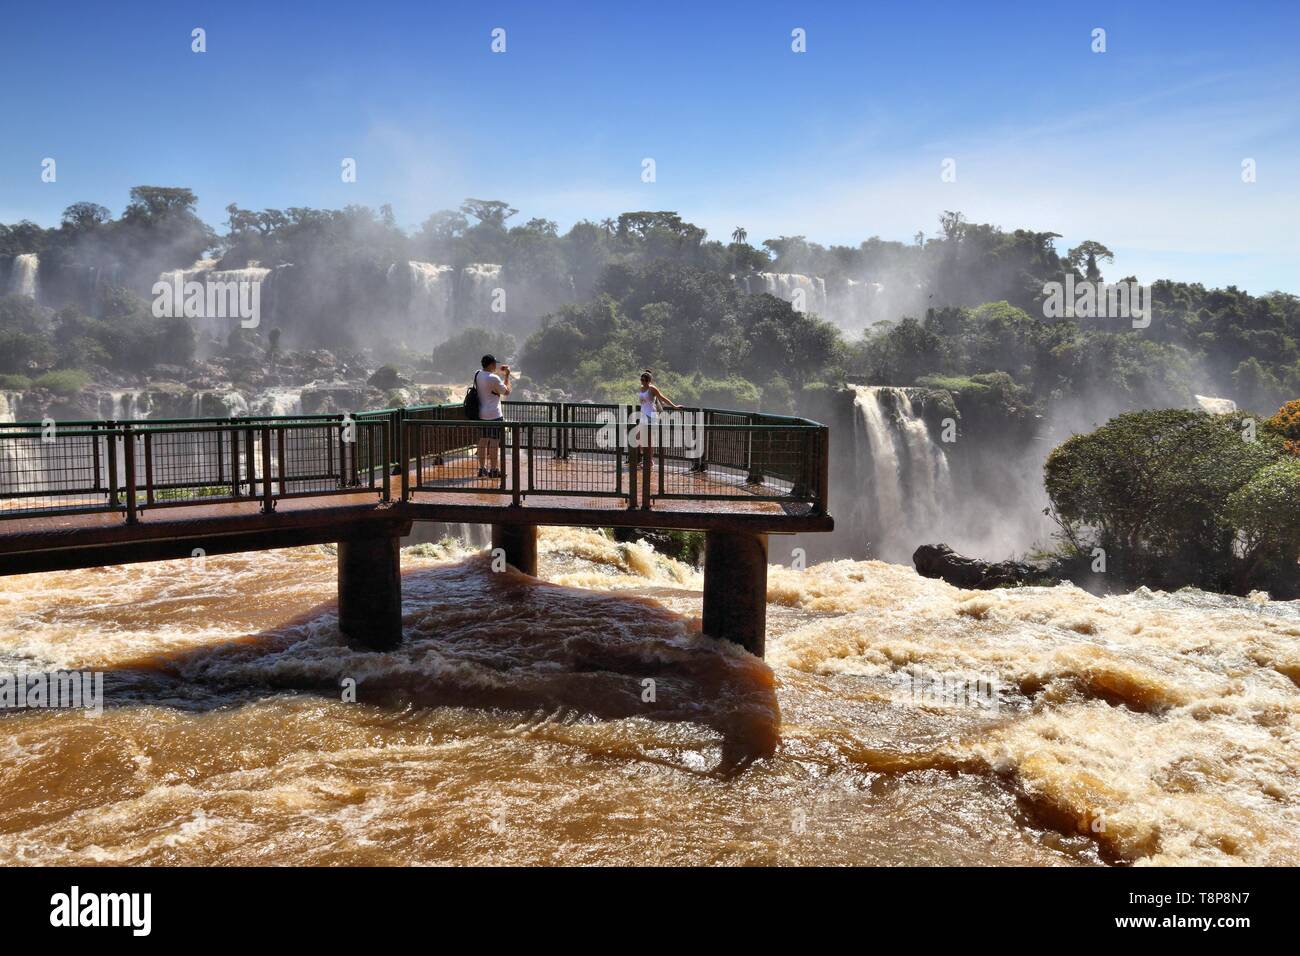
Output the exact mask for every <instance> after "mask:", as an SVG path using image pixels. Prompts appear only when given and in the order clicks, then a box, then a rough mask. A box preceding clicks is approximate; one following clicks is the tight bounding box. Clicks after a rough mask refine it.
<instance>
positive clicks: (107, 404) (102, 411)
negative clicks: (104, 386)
mask: <svg viewBox="0 0 1300 956" xmlns="http://www.w3.org/2000/svg"><path fill="white" fill-rule="evenodd" d="M152 413H153V399H152V398H151V397H150V395H149V393H148V392H146V391H144V390H142V389H129V390H121V391H112V392H107V393H105V394H104V395H101V396H100V397H99V417H100V418H107V419H111V420H112V421H115V422H128V421H140V420H142V419H146V418H148V417H149V416H150V415H151V414H152Z"/></svg>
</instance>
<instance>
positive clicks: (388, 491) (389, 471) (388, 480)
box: [380, 419, 393, 501]
mask: <svg viewBox="0 0 1300 956" xmlns="http://www.w3.org/2000/svg"><path fill="white" fill-rule="evenodd" d="M380 435H381V437H382V438H383V446H384V464H383V469H382V470H383V473H384V491H383V498H382V499H381V500H382V501H392V500H393V491H392V484H393V463H392V462H391V461H389V459H390V458H392V457H393V438H392V435H393V422H392V420H391V419H390V420H389V421H386V422H384V425H383V430H382V432H381V433H380Z"/></svg>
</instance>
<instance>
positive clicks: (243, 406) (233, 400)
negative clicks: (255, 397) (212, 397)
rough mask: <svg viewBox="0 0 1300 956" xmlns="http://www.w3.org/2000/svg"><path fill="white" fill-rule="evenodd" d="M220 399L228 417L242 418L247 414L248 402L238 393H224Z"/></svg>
mask: <svg viewBox="0 0 1300 956" xmlns="http://www.w3.org/2000/svg"><path fill="white" fill-rule="evenodd" d="M220 399H221V404H222V405H224V406H225V409H226V415H227V416H228V417H230V418H243V417H244V416H245V415H247V414H248V400H247V399H246V398H244V396H243V395H240V394H239V393H238V392H226V393H225V394H223V395H221V396H220Z"/></svg>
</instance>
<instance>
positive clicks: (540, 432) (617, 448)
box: [0, 401, 833, 654]
mask: <svg viewBox="0 0 1300 956" xmlns="http://www.w3.org/2000/svg"><path fill="white" fill-rule="evenodd" d="M505 414H506V420H505V421H502V422H499V423H488V422H479V421H469V420H466V419H465V416H464V410H463V408H462V407H461V406H460V405H422V406H413V407H407V408H391V409H382V410H379V411H372V412H359V413H356V414H354V415H294V416H287V417H255V416H245V417H233V418H221V419H215V418H214V419H185V420H181V419H148V420H137V421H64V422H52V421H48V420H47V421H45V422H11V423H0V575H7V574H23V573H30V572H39V571H53V570H67V569H71V568H82V567H96V566H100V565H106V564H121V563H130V562H136V561H153V560H162V559H168V558H178V557H189V556H191V555H192V554H194V553H196V552H199V551H201V553H203V554H228V553H232V552H236V551H248V550H264V549H269V548H282V547H292V546H296V545H305V544H320V543H327V542H338V543H339V544H340V548H339V595H340V625H341V627H342V629H343V630H344V631H345V633H348V634H349V635H350V636H352V637H354V638H357V639H359V640H361V641H363V642H364V643H368V644H371V645H373V646H391V645H392V644H393V643H395V642H396V641H398V640H400V636H401V617H400V573H399V567H398V561H399V558H398V540H399V538H400V537H401V536H402V535H405V534H407V533H409V531H410V527H411V523H412V522H413V521H440V522H474V523H484V524H490V525H492V528H493V547H494V548H497V547H499V548H501V549H502V550H503V552H504V555H505V557H506V560H507V561H508V562H509V563H510V564H512V565H514V566H515V567H516V568H518V569H519V570H521V571H523V572H525V573H528V574H535V573H536V527H537V526H538V525H574V526H580V527H644V528H672V529H684V530H700V531H704V532H706V533H707V537H706V552H705V613H704V630H705V632H706V633H709V634H712V635H714V636H717V637H727V638H731V639H733V640H738V641H740V642H741V643H742V644H744V645H745V646H746V647H748V648H749V649H750V650H753V651H755V652H756V653H759V654H761V653H762V631H763V621H764V618H765V595H764V591H765V582H766V560H767V557H766V555H767V539H766V536H767V535H768V534H769V533H790V532H804V531H829V530H831V529H832V527H833V521H832V519H831V517H830V515H829V514H828V512H827V485H828V465H829V446H828V442H829V433H828V429H827V428H826V427H825V426H823V425H819V424H817V423H816V422H811V421H807V420H805V419H799V418H791V417H786V416H779V415H767V414H762V413H757V412H742V411H728V410H720V409H707V408H688V409H683V410H682V411H680V412H665V413H663V415H662V417H661V418H660V420H659V422H658V423H657V425H656V427H653V428H640V427H638V425H637V420H636V418H635V413H634V407H633V406H624V405H613V404H606V405H600V404H591V403H561V402H512V401H507V402H506V403H505ZM485 436H490V437H491V438H493V439H494V440H495V444H494V445H493V446H490V447H491V451H492V455H491V459H490V460H488V461H486V462H485V464H486V466H487V474H481V473H480V471H481V467H480V460H479V457H478V455H479V447H480V440H481V439H483V438H484V437H485ZM760 567H761V571H760ZM756 575H757V576H758V577H760V578H761V580H756V579H755V576H756ZM737 578H742V579H747V583H746V586H744V587H740V586H739V585H740V584H741V581H739V580H737ZM755 615H757V619H755Z"/></svg>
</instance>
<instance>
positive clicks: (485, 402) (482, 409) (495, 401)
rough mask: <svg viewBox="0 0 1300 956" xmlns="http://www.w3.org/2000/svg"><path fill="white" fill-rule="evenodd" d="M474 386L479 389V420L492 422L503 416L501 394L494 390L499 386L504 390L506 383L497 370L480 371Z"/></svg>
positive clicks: (475, 377) (475, 378)
mask: <svg viewBox="0 0 1300 956" xmlns="http://www.w3.org/2000/svg"><path fill="white" fill-rule="evenodd" d="M474 386H475V387H476V388H477V389H478V417H479V421H484V422H491V421H495V420H496V419H498V418H500V417H501V396H500V395H498V394H497V393H496V392H494V391H492V389H493V388H499V389H502V390H503V391H504V389H505V386H506V383H505V382H504V381H503V380H502V378H501V376H500V375H498V374H496V373H495V372H484V371H479V372H478V373H477V374H476V375H475V376H474Z"/></svg>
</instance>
